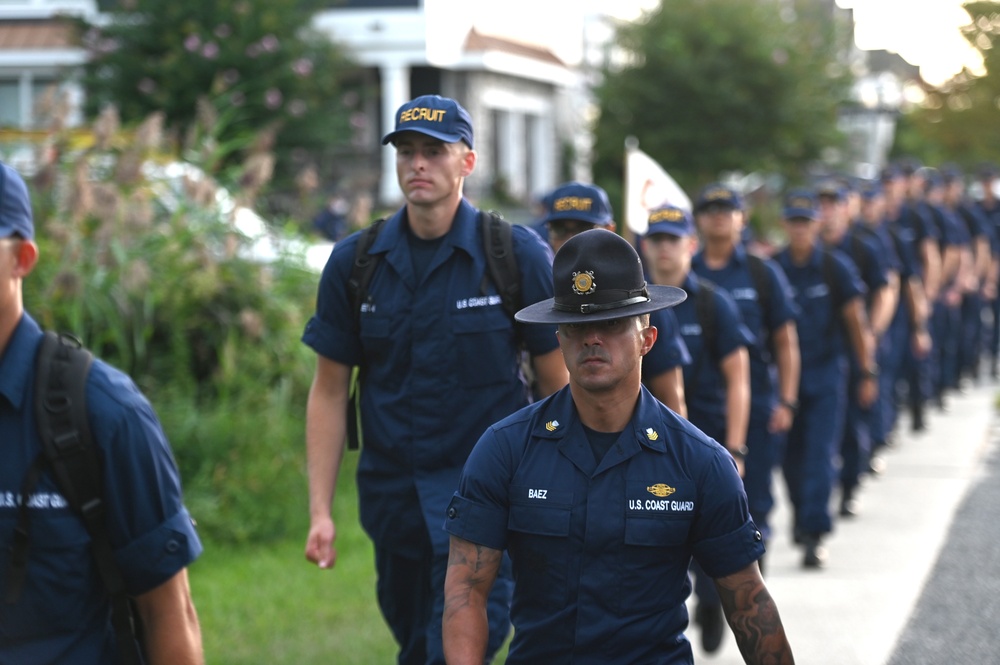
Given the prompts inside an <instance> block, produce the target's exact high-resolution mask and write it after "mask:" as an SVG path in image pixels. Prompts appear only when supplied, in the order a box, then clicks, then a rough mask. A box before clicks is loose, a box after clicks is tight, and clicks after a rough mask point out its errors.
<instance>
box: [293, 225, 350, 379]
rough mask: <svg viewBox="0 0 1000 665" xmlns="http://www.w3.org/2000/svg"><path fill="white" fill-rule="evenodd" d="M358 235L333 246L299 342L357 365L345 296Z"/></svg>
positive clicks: (346, 297) (347, 363)
mask: <svg viewBox="0 0 1000 665" xmlns="http://www.w3.org/2000/svg"><path fill="white" fill-rule="evenodd" d="M360 235H361V232H360V231H359V232H357V233H354V234H353V235H351V236H349V237H348V238H345V239H344V240H342V241H341V242H338V243H337V244H336V245H334V247H333V251H332V252H331V253H330V258H329V259H328V260H327V262H326V266H325V267H324V268H323V274H322V276H321V277H320V280H319V288H318V290H317V294H316V312H315V314H313V316H312V318H310V319H309V321H308V322H307V323H306V328H305V331H304V332H303V334H302V342H303V343H304V344H306V345H307V346H309V347H310V348H312V349H313V350H314V351H315V352H316V353H318V354H320V355H321V356H325V357H327V358H329V359H331V360H335V361H337V362H340V363H343V364H344V365H357V364H359V363H360V362H361V341H360V339H359V337H358V334H357V332H356V331H355V325H354V320H355V314H354V312H352V311H351V304H350V297H349V296H348V293H347V281H348V279H349V278H350V275H351V267H352V265H353V264H354V251H355V248H356V247H357V244H358V240H359V238H360Z"/></svg>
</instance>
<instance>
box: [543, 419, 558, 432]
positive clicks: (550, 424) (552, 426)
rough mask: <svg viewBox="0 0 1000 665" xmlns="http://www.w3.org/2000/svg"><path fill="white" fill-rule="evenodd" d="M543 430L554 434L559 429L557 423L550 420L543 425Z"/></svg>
mask: <svg viewBox="0 0 1000 665" xmlns="http://www.w3.org/2000/svg"><path fill="white" fill-rule="evenodd" d="M545 429H547V430H548V431H550V432H555V431H556V430H557V429H559V421H558V420H550V421H549V422H547V423H545Z"/></svg>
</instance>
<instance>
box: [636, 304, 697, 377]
mask: <svg viewBox="0 0 1000 665" xmlns="http://www.w3.org/2000/svg"><path fill="white" fill-rule="evenodd" d="M649 325H651V326H653V327H654V328H656V344H654V345H653V348H652V349H650V350H649V352H648V353H647V354H646V355H644V356H643V357H642V380H643V381H646V380H648V379H652V378H655V377H657V376H659V375H661V374H663V373H664V372H668V371H670V370H672V369H676V368H677V367H683V366H684V365H687V364H688V363H690V362H691V354H690V353H689V352H688V348H687V345H686V344H685V343H684V338H683V337H681V328H680V326H679V325H678V323H677V316H676V315H675V314H674V310H673V308H672V307H668V308H667V309H658V310H656V311H655V312H650V314H649Z"/></svg>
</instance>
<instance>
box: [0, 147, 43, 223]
mask: <svg viewBox="0 0 1000 665" xmlns="http://www.w3.org/2000/svg"><path fill="white" fill-rule="evenodd" d="M13 235H18V236H21V237H22V238H26V239H28V240H31V239H33V238H34V237H35V223H34V219H33V217H32V214H31V195H30V194H28V186H27V185H26V184H24V179H23V178H22V177H21V174H20V173H18V172H17V171H15V170H14V169H13V168H12V167H11V166H10V165H9V164H5V163H3V162H0V238H8V237H10V236H13Z"/></svg>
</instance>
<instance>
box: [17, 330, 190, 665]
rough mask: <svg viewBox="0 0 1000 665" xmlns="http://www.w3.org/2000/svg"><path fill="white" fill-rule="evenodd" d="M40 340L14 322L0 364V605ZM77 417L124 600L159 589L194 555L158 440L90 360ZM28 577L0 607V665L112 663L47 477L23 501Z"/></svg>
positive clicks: (100, 593) (79, 547)
mask: <svg viewBox="0 0 1000 665" xmlns="http://www.w3.org/2000/svg"><path fill="white" fill-rule="evenodd" d="M41 340H42V331H41V329H40V328H39V327H38V324H37V323H35V321H34V320H32V318H31V317H30V316H29V315H28V314H24V316H23V317H22V318H21V321H20V323H18V325H17V328H15V329H14V335H13V336H12V337H11V339H10V342H9V343H8V345H7V349H6V350H5V351H4V354H3V356H2V357H0V457H2V459H3V463H2V464H0V599H2V598H3V595H4V593H5V592H6V585H7V570H8V566H9V563H10V545H11V537H12V534H13V531H14V526H15V525H16V523H17V517H18V505H19V497H20V492H21V486H22V483H23V482H24V476H25V474H26V473H27V471H28V468H29V467H30V466H31V465H32V463H33V462H34V461H35V458H36V457H37V456H38V455H39V454H40V453H41V451H42V448H41V442H40V441H39V440H38V433H37V429H36V427H35V411H34V399H33V397H32V395H33V394H34V383H35V379H34V363H35V354H36V351H37V349H38V345H39V344H40V343H41ZM86 395H87V412H88V415H89V418H90V429H91V434H92V436H93V439H94V442H95V444H96V445H97V447H98V449H99V451H100V455H101V457H102V459H103V473H104V491H105V499H106V500H105V505H106V506H107V520H108V533H109V535H110V539H111V546H112V548H113V549H114V552H115V559H116V560H117V562H118V565H119V567H120V569H121V572H122V576H123V577H124V579H125V584H126V586H127V588H128V591H129V593H130V594H133V595H138V594H142V593H145V592H147V591H150V590H152V589H154V588H156V587H157V586H159V585H161V584H163V583H164V582H166V581H167V580H169V579H170V578H172V577H173V576H174V575H176V574H177V573H179V572H180V571H181V570H182V569H184V568H186V567H187V566H188V564H190V563H191V562H192V561H194V560H195V559H196V558H197V557H198V555H199V554H200V553H201V542H200V541H199V540H198V535H197V533H196V532H195V530H194V526H193V524H192V522H191V516H190V515H189V514H188V512H187V510H186V509H185V508H184V505H183V503H182V502H181V486H180V478H179V476H178V473H177V467H176V466H175V464H174V459H173V455H172V453H171V451H170V448H169V445H168V443H167V440H166V437H165V436H164V434H163V431H162V429H161V428H160V424H159V421H158V420H157V418H156V415H155V414H154V413H153V409H152V407H151V406H150V404H149V402H148V401H147V400H146V398H145V397H143V396H142V394H141V393H140V392H139V390H138V388H136V386H135V384H134V383H132V381H131V379H129V378H128V377H127V376H125V375H124V374H123V373H121V372H119V371H118V370H116V369H114V368H112V367H110V366H108V365H107V364H105V363H104V362H101V361H100V360H95V361H94V364H93V365H92V366H91V370H90V374H89V375H88V378H87V385H86ZM28 500H29V501H30V504H29V505H30V506H31V508H29V513H30V523H29V527H28V530H29V534H30V535H29V539H30V540H29V549H28V569H27V575H26V577H25V585H24V589H23V591H22V593H21V598H20V600H19V602H17V603H16V604H14V605H7V604H5V603H3V602H2V601H0V663H12V664H13V663H86V664H87V665H114V664H117V663H118V662H119V661H118V653H117V651H116V647H115V634H114V630H113V628H112V627H111V606H110V604H109V600H108V596H107V593H106V592H105V590H104V584H103V582H102V581H101V579H100V577H99V576H98V574H97V569H96V567H95V564H94V561H93V557H92V556H91V552H90V536H89V535H88V534H87V530H86V528H85V527H84V525H83V522H82V521H81V520H80V519H79V518H78V517H77V516H76V515H74V514H72V513H71V512H70V510H69V507H68V505H67V504H66V501H65V499H64V498H63V497H62V495H61V494H60V493H59V490H58V488H57V487H56V484H55V481H54V480H53V479H52V478H51V476H50V475H49V474H48V473H45V474H43V475H42V477H41V478H40V480H39V482H38V484H37V485H36V486H35V489H34V491H33V493H32V494H31V495H30V497H29V499H28Z"/></svg>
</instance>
